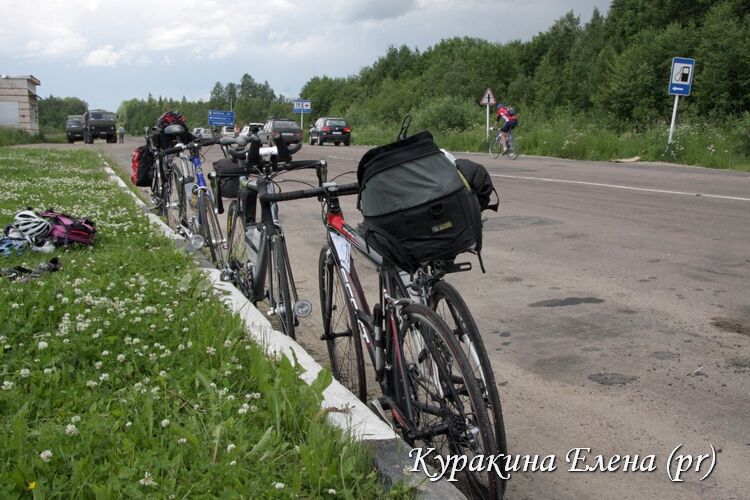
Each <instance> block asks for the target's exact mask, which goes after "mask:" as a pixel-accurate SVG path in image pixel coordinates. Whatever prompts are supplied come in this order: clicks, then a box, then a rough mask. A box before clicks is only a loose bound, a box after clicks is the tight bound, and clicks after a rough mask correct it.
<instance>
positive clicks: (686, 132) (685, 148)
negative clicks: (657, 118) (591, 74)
mask: <svg viewBox="0 0 750 500" xmlns="http://www.w3.org/2000/svg"><path fill="white" fill-rule="evenodd" d="M596 121H599V120H594V119H593V118H591V117H577V118H574V117H569V116H559V117H555V116H546V115H544V114H535V113H531V114H529V115H528V116H522V118H521V120H520V124H519V126H518V128H516V129H515V130H514V131H513V135H514V137H516V138H517V139H518V140H519V144H520V145H521V151H522V154H528V155H541V156H552V157H557V158H570V159H576V160H598V161H609V160H613V159H622V158H632V157H634V156H638V157H640V159H641V160H642V161H666V162H672V163H682V164H686V165H697V166H703V167H710V168H724V169H733V170H744V171H750V115H746V116H744V117H740V118H735V119H731V120H728V121H726V122H724V123H722V124H721V125H717V124H711V123H703V122H699V121H695V120H693V121H691V120H686V121H685V123H680V124H679V125H678V127H677V130H676V133H675V137H674V142H673V143H672V144H671V145H670V146H669V147H668V146H667V138H668V134H669V126H668V124H655V125H653V126H651V127H647V128H645V129H643V130H641V131H636V130H632V131H625V132H617V131H616V130H615V129H614V128H613V127H610V126H608V125H607V124H606V123H595V122H596ZM417 130H418V128H415V127H412V130H410V132H411V133H414V132H416V131H417ZM430 131H431V132H432V133H433V135H434V136H435V141H436V142H437V143H438V144H439V145H440V147H443V148H445V149H448V150H451V151H476V152H484V151H487V143H486V141H485V130H484V125H483V124H482V125H481V126H480V125H478V126H475V127H473V128H470V129H467V130H458V129H456V130H440V129H430ZM397 133H398V127H397V126H394V127H390V128H383V127H376V126H364V127H361V128H355V131H354V133H353V140H352V141H353V143H354V144H358V145H381V144H386V143H389V142H392V141H393V140H395V138H396V135H397ZM492 133H493V132H490V134H492Z"/></svg>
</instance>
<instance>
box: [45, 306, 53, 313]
mask: <svg viewBox="0 0 750 500" xmlns="http://www.w3.org/2000/svg"><path fill="white" fill-rule="evenodd" d="M47 310H48V311H49V312H52V311H54V310H55V306H49V309H47Z"/></svg>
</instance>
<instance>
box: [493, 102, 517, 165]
mask: <svg viewBox="0 0 750 500" xmlns="http://www.w3.org/2000/svg"><path fill="white" fill-rule="evenodd" d="M500 120H503V126H502V128H501V127H500ZM517 125H518V118H517V117H516V111H515V110H514V109H513V108H511V107H510V106H506V105H505V104H502V103H500V104H498V105H497V115H496V117H495V126H494V127H493V128H492V130H494V129H496V128H497V129H499V130H500V140H501V141H502V143H503V153H507V152H508V132H509V131H510V130H511V129H514V128H516V126H517Z"/></svg>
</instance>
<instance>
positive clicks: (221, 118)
mask: <svg viewBox="0 0 750 500" xmlns="http://www.w3.org/2000/svg"><path fill="white" fill-rule="evenodd" d="M208 124H209V125H211V126H215V127H223V126H225V125H234V111H220V110H218V109H209V110H208Z"/></svg>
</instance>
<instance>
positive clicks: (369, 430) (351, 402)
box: [99, 155, 464, 499]
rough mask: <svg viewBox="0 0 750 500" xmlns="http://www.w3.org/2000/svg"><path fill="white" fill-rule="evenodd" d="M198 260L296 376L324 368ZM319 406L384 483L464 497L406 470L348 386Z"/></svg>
mask: <svg viewBox="0 0 750 500" xmlns="http://www.w3.org/2000/svg"><path fill="white" fill-rule="evenodd" d="M99 156H100V158H101V159H102V162H103V163H104V165H105V167H104V171H105V172H106V173H107V175H108V176H109V177H110V179H111V180H112V181H113V182H115V183H116V184H118V185H119V186H120V188H121V189H123V190H124V191H126V192H127V193H129V194H130V195H131V196H132V197H133V198H134V200H135V203H136V205H138V206H139V207H140V208H141V209H143V211H144V212H146V216H147V217H148V218H149V220H150V221H151V223H152V224H153V225H154V226H156V227H157V228H158V229H159V230H160V231H161V232H163V233H164V234H165V235H166V236H167V237H169V238H171V239H173V240H174V241H175V244H176V245H177V246H179V247H183V248H187V244H186V243H185V239H184V238H183V237H182V236H180V235H179V234H177V233H175V232H174V231H173V230H172V228H170V227H169V226H168V225H166V224H165V223H164V221H162V220H161V218H159V217H158V216H156V215H155V214H153V213H151V212H149V211H148V207H147V206H146V204H145V203H144V202H143V201H142V200H141V199H140V198H139V197H138V196H137V195H136V194H135V193H133V191H132V190H131V189H130V188H129V187H128V186H127V184H125V183H124V182H123V180H122V179H121V178H120V177H119V176H118V175H117V173H116V172H115V171H114V170H113V169H112V168H110V166H109V164H108V163H107V161H106V160H105V159H104V158H103V157H102V156H101V155H99ZM196 254H197V255H199V256H200V258H199V262H200V267H201V270H202V271H203V273H204V274H205V275H206V277H207V278H208V280H209V281H210V283H211V284H212V286H213V287H214V288H215V289H216V290H217V291H219V292H221V293H220V296H221V297H222V299H221V300H222V302H224V304H225V305H226V306H227V307H228V308H229V309H230V310H231V311H233V312H235V313H237V314H238V315H239V316H240V317H241V318H242V320H243V321H244V322H245V325H246V331H247V333H248V335H249V336H250V338H252V339H253V340H254V341H255V342H256V343H258V344H259V345H261V346H263V347H264V348H265V350H266V352H267V353H269V354H270V355H273V356H278V355H283V356H286V357H287V358H288V359H289V360H290V361H291V362H292V363H295V364H297V365H299V366H301V367H302V368H303V370H304V371H303V372H302V373H301V374H300V378H301V379H302V380H303V381H304V382H305V383H307V384H308V385H309V384H311V383H312V382H313V381H314V380H315V378H316V377H317V376H318V373H319V372H320V371H321V370H322V369H323V367H322V366H321V365H320V364H319V363H318V362H317V361H315V360H314V359H313V357H312V356H311V355H310V354H309V353H308V352H307V351H306V350H305V349H304V348H303V347H302V346H301V345H299V344H298V343H297V342H295V341H294V340H292V339H291V338H290V337H287V336H286V335H284V334H283V333H281V332H279V331H277V330H274V329H273V328H272V326H271V323H270V322H269V321H268V319H267V318H266V317H265V316H264V315H263V313H261V312H260V311H259V310H258V309H257V308H256V307H255V306H253V304H252V303H251V302H250V301H248V300H247V298H246V297H245V296H244V295H242V292H240V291H239V290H238V289H237V288H236V287H235V286H234V285H232V284H231V283H227V282H224V281H222V280H221V278H220V276H221V272H220V271H219V270H218V269H216V268H215V267H213V265H212V264H211V263H210V262H208V260H207V259H206V258H205V257H203V255H202V254H199V253H198V252H196ZM321 407H322V409H323V410H324V411H326V414H327V418H328V421H329V422H330V423H331V424H333V425H335V426H336V427H338V428H340V429H342V430H343V431H344V432H346V433H348V434H349V435H351V436H352V437H353V438H354V439H357V440H358V441H362V442H363V443H364V444H365V445H367V446H368V448H370V450H371V451H372V453H373V456H374V465H375V467H376V468H377V470H378V472H379V473H380V475H381V479H382V481H383V483H384V485H385V486H386V487H391V486H393V485H394V484H396V483H398V482H400V481H403V482H405V483H407V484H409V485H411V486H412V487H413V488H415V489H416V490H417V491H418V496H419V497H423V498H437V499H455V498H464V496H463V494H461V492H459V491H458V490H457V489H456V488H455V487H454V486H453V485H452V484H451V483H449V482H447V481H445V480H441V481H437V482H431V481H429V480H428V478H427V477H426V476H424V475H421V474H420V475H417V474H415V473H412V472H410V471H409V470H408V469H409V468H410V467H412V466H413V464H414V462H413V460H410V459H409V450H411V448H410V447H409V446H408V445H407V444H406V442H405V441H404V440H403V439H401V437H400V436H398V435H397V434H396V433H395V432H394V431H393V430H392V429H391V427H390V426H389V425H388V424H386V423H385V422H383V421H382V420H381V419H380V417H379V416H378V415H376V414H375V413H373V412H372V410H370V409H369V408H368V407H367V405H365V404H364V403H363V402H362V401H360V400H359V399H358V398H357V397H356V396H355V395H354V394H352V392H351V391H349V390H348V389H347V388H346V387H344V386H343V385H341V383H339V382H338V381H336V380H333V382H331V384H330V385H329V386H328V388H326V390H325V391H323V401H322V402H321Z"/></svg>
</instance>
